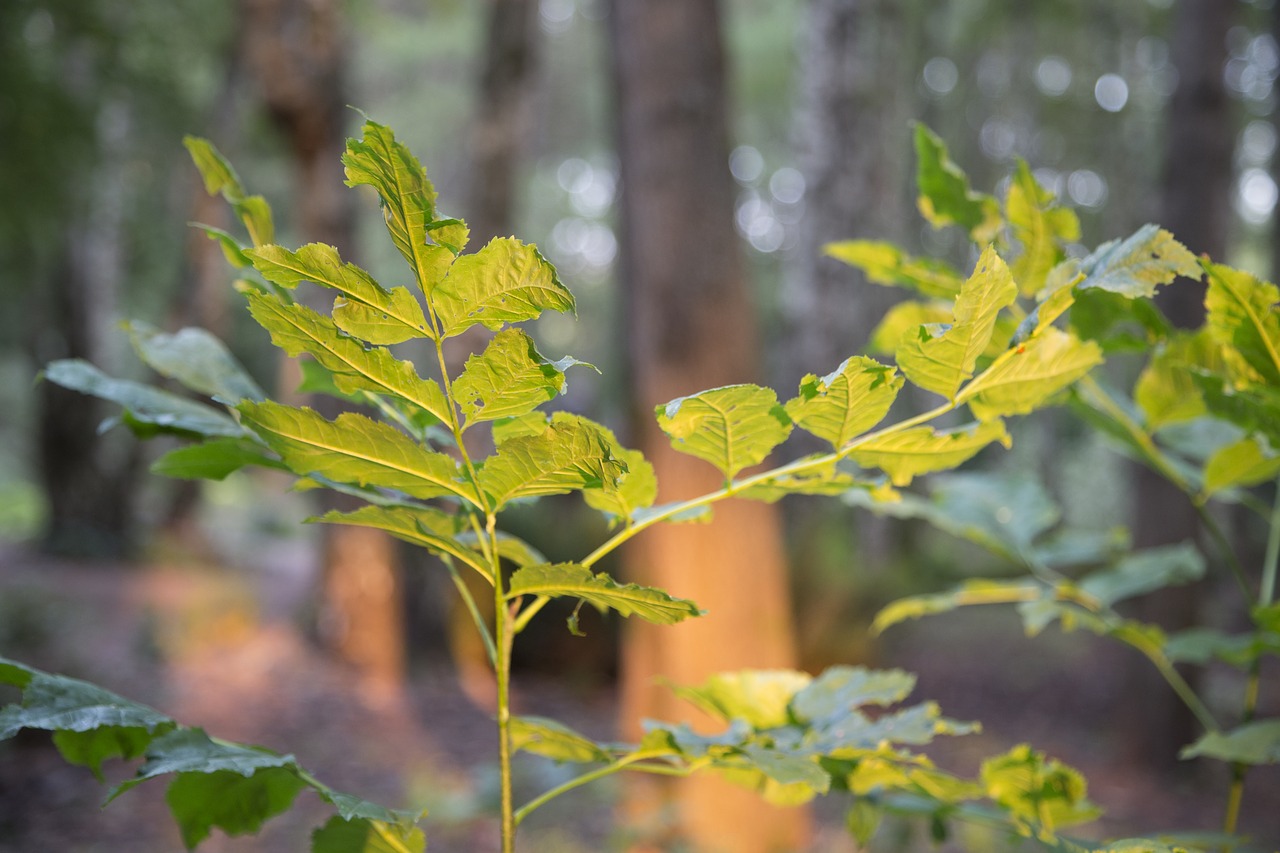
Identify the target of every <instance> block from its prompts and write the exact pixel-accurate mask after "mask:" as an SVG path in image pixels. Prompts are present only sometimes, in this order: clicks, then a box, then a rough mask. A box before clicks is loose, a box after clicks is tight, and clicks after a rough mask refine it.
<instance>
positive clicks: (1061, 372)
mask: <svg viewBox="0 0 1280 853" xmlns="http://www.w3.org/2000/svg"><path fill="white" fill-rule="evenodd" d="M1101 363H1102V350H1101V348H1100V347H1099V346H1098V345H1097V344H1096V343H1094V342H1093V341H1081V340H1080V339H1079V338H1077V337H1076V336H1075V335H1072V334H1070V333H1069V332H1064V331H1061V330H1060V329H1055V328H1053V327H1052V326H1050V327H1048V328H1045V329H1042V330H1041V331H1040V332H1038V333H1037V334H1035V335H1034V336H1032V337H1031V339H1030V340H1028V341H1027V342H1026V343H1024V344H1020V345H1019V346H1018V347H1016V348H1015V349H1011V350H1009V351H1008V352H1007V353H1005V354H1004V355H1003V356H1001V357H1000V358H998V359H997V360H996V361H995V363H994V364H992V365H991V367H989V368H988V369H987V370H985V371H983V372H982V375H981V376H979V377H978V378H977V379H975V380H974V381H973V382H970V383H969V385H968V386H966V387H965V389H964V391H963V393H961V394H960V396H959V397H957V398H956V399H957V402H959V401H964V402H967V403H968V404H969V409H970V411H972V412H973V415H974V417H976V418H977V419H978V420H980V421H989V420H992V419H993V418H998V417H1002V416H1005V415H1022V414H1026V413H1028V412H1032V411H1035V410H1036V409H1037V408H1039V407H1040V406H1042V405H1044V403H1045V402H1046V401H1047V400H1048V399H1049V398H1050V397H1052V396H1053V395H1054V394H1056V393H1058V392H1059V391H1061V390H1062V389H1063V388H1065V387H1067V386H1068V385H1070V384H1071V383H1073V382H1075V381H1076V380H1077V379H1079V378H1080V377H1082V376H1084V375H1085V374H1086V373H1088V372H1089V371H1090V370H1092V369H1093V368H1094V367H1095V366H1097V365H1099V364H1101Z"/></svg>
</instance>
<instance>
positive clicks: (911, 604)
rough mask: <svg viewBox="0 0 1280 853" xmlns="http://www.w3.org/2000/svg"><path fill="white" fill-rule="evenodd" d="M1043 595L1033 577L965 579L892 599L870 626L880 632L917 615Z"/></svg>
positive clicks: (1021, 600)
mask: <svg viewBox="0 0 1280 853" xmlns="http://www.w3.org/2000/svg"><path fill="white" fill-rule="evenodd" d="M1041 595H1042V588H1041V586H1040V585H1039V584H1037V583H1036V582H1035V581H1026V580H1018V581H991V580H971V581H965V582H964V583H962V584H961V585H960V586H958V587H956V588H955V589H953V590H951V591H950V592H944V593H939V594H936V595H914V596H911V597H909V598H900V599H898V600H897V601H895V602H892V603H891V604H889V605H888V606H886V607H885V608H884V609H882V610H881V611H880V612H879V613H877V614H876V618H875V621H873V622H872V623H871V630H872V631H874V632H876V633H880V632H882V631H884V630H885V629H886V628H889V627H891V626H893V625H896V624H898V623H899V622H905V621H906V620H908V619H919V618H920V617H921V616H929V615H931V614H934V613H949V612H951V611H952V610H955V609H957V608H960V607H968V606H971V605H977V604H1015V603H1018V602H1024V601H1035V600H1036V599H1038V598H1040V596H1041Z"/></svg>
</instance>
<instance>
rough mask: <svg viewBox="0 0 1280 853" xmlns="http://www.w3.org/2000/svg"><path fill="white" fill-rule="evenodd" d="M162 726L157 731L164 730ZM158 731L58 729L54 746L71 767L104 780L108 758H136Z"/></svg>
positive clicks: (102, 727) (140, 728) (54, 735)
mask: <svg viewBox="0 0 1280 853" xmlns="http://www.w3.org/2000/svg"><path fill="white" fill-rule="evenodd" d="M165 728H166V727H165V726H160V727H158V728H157V729H156V731H163V730H164V729H165ZM154 737H155V732H153V731H151V730H149V729H147V728H145V727H143V726H99V727H98V728H96V729H90V730H89V731H86V732H77V731H72V730H71V729H59V730H57V731H55V732H54V733H53V744H54V746H56V747H57V748H58V752H60V753H61V754H62V757H63V758H65V759H66V760H67V763H69V764H75V765H77V766H80V767H88V768H89V769H90V770H92V771H93V775H95V776H97V777H98V781H99V782H101V781H103V776H102V763H103V762H104V761H106V760H107V759H109V758H124V759H130V758H137V757H138V756H139V755H142V753H143V752H145V751H146V748H147V745H148V744H150V743H151V739H152V738H154Z"/></svg>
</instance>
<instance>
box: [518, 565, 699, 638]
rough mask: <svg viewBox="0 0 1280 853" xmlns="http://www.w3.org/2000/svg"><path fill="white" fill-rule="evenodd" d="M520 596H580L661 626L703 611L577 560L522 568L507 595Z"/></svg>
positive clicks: (590, 602) (587, 600) (681, 600)
mask: <svg viewBox="0 0 1280 853" xmlns="http://www.w3.org/2000/svg"><path fill="white" fill-rule="evenodd" d="M520 595H545V596H549V597H551V598H580V599H582V600H583V601H586V602H587V603H589V604H592V605H594V606H596V607H600V608H609V609H611V610H616V611H617V612H618V613H619V614H621V615H623V616H639V617H640V618H641V619H644V620H645V621H647V622H653V623H655V624H658V625H671V624H674V623H676V622H682V621H684V620H685V619H688V618H689V617H691V616H699V615H701V613H702V611H700V610H699V609H698V606H697V605H696V604H694V603H693V602H692V601H686V600H684V599H680V598H673V597H672V596H670V595H668V594H667V593H665V592H663V591H661V590H658V589H651V588H649V587H644V586H640V585H638V584H633V583H629V584H620V583H618V582H617V581H615V580H614V579H613V578H611V577H609V576H608V575H607V574H604V573H603V572H602V573H600V574H592V572H591V570H590V569H588V568H587V567H585V566H579V565H577V564H575V563H557V564H555V565H544V566H530V567H528V568H525V569H520V570H519V571H517V572H516V573H515V574H513V575H512V576H511V583H510V585H509V586H508V589H507V597H508V598H515V597H516V596H520Z"/></svg>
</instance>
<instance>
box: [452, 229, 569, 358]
mask: <svg viewBox="0 0 1280 853" xmlns="http://www.w3.org/2000/svg"><path fill="white" fill-rule="evenodd" d="M431 303H432V306H433V307H434V308H435V311H436V314H437V315H438V316H439V318H440V333H441V335H442V336H443V337H446V338H447V337H452V336H453V335H458V334H461V333H462V332H464V331H466V330H467V329H469V328H471V327H472V326H474V325H476V324H477V323H478V324H480V325H482V326H484V327H486V328H488V329H499V328H501V327H502V326H503V324H505V323H519V322H521V321H524V320H532V319H534V318H536V317H538V316H540V315H541V314H542V312H543V311H546V310H548V309H550V310H553V311H569V312H572V311H573V310H574V308H575V303H574V299H573V294H571V293H570V292H569V290H568V288H566V287H565V286H564V285H563V284H561V283H560V277H559V276H558V275H556V270H555V267H553V266H551V264H550V263H549V262H548V261H547V260H546V259H545V258H544V257H542V255H541V254H540V253H539V252H538V250H537V248H535V247H534V246H531V245H526V244H524V243H521V242H520V241H519V240H517V239H515V238H514V237H499V238H497V239H494V240H492V241H490V242H489V244H488V245H487V246H485V247H484V248H483V249H481V250H480V251H478V252H476V253H475V254H472V255H462V256H461V257H459V258H458V259H457V260H456V261H454V262H453V266H452V267H450V269H449V274H448V276H446V277H445V279H444V281H442V282H441V283H440V284H439V285H438V286H437V287H436V289H435V290H434V291H433V293H432V294H431Z"/></svg>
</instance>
